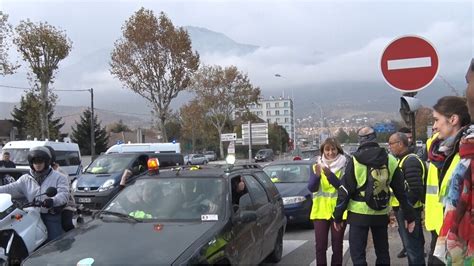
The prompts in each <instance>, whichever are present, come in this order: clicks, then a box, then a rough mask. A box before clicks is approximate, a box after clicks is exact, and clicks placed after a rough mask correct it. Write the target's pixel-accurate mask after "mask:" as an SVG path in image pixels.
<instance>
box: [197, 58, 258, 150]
mask: <svg viewBox="0 0 474 266" xmlns="http://www.w3.org/2000/svg"><path fill="white" fill-rule="evenodd" d="M194 88H195V91H196V94H197V97H198V101H199V102H201V104H202V105H203V106H204V110H205V113H206V116H207V118H208V120H209V121H210V122H211V124H212V125H213V126H214V127H215V128H216V129H217V131H218V133H219V136H220V135H221V134H222V130H223V128H224V126H225V123H226V121H228V120H230V119H231V118H232V114H233V113H234V111H235V110H241V109H245V110H248V105H249V104H251V103H257V101H258V99H259V97H260V88H258V87H254V86H253V85H252V84H251V83H250V81H249V79H248V77H247V75H246V74H243V73H241V72H240V71H239V70H238V69H237V67H235V66H230V67H226V68H222V67H221V66H205V67H203V68H201V69H200V71H199V72H198V73H197V74H196V77H195V83H194ZM219 148H220V154H221V158H222V157H223V155H224V148H223V145H222V142H220V144H219Z"/></svg>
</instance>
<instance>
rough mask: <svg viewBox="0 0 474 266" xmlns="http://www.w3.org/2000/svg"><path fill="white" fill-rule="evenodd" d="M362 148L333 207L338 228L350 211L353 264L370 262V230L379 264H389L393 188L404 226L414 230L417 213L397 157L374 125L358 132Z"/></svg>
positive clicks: (350, 162)
mask: <svg viewBox="0 0 474 266" xmlns="http://www.w3.org/2000/svg"><path fill="white" fill-rule="evenodd" d="M358 137H359V144H360V145H359V148H358V149H357V151H356V152H355V153H354V155H353V157H352V160H349V162H348V163H347V166H346V170H345V172H344V176H343V177H342V183H341V186H340V187H339V190H338V197H337V204H336V208H335V210H334V214H333V216H334V222H335V223H334V226H335V229H336V230H338V231H339V230H342V228H343V220H342V218H343V214H344V212H345V211H346V210H347V211H348V215H347V223H348V224H350V225H351V226H350V229H349V250H350V254H351V259H352V263H353V264H354V265H367V260H366V253H365V252H366V247H367V238H368V233H369V229H370V230H371V232H372V238H373V241H374V248H375V253H376V255H377V259H376V264H390V254H389V249H388V231H387V230H388V228H387V227H388V223H389V212H390V203H389V201H390V188H391V189H392V190H393V193H394V195H395V197H396V198H397V199H398V201H399V202H400V205H401V208H402V210H403V215H404V218H405V225H406V226H407V228H408V231H409V232H410V233H411V232H413V230H414V228H415V214H414V209H413V207H412V206H411V205H410V204H409V202H408V198H407V193H406V191H405V185H404V179H403V175H402V172H401V171H400V169H399V168H398V162H397V159H395V158H394V157H393V156H392V155H389V154H387V151H386V150H385V149H384V148H381V147H380V146H379V145H378V143H377V142H376V133H375V131H374V129H373V128H371V127H364V128H362V129H360V130H359V131H358Z"/></svg>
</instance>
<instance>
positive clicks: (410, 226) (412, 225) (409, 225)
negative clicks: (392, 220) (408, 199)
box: [405, 220, 415, 233]
mask: <svg viewBox="0 0 474 266" xmlns="http://www.w3.org/2000/svg"><path fill="white" fill-rule="evenodd" d="M405 228H406V229H408V232H409V233H413V231H414V230H415V221H413V222H411V223H408V222H407V220H405Z"/></svg>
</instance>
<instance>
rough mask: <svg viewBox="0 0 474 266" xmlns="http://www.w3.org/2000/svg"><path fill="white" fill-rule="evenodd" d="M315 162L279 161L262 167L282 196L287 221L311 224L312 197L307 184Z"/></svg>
mask: <svg viewBox="0 0 474 266" xmlns="http://www.w3.org/2000/svg"><path fill="white" fill-rule="evenodd" d="M315 163H316V162H315V161H312V160H302V161H281V162H275V163H271V164H269V165H267V166H265V167H264V168H263V171H265V173H266V174H267V175H268V176H269V177H270V178H271V179H272V181H273V182H274V183H275V185H276V187H277V189H278V191H279V192H280V194H281V196H282V198H283V204H284V208H285V215H286V217H287V219H288V223H293V224H296V223H302V224H305V225H308V226H310V225H311V224H312V223H311V221H310V219H309V216H310V213H311V208H312V205H313V197H312V193H311V192H310V191H309V190H308V188H307V185H308V181H309V176H310V171H311V167H312V165H313V164H315Z"/></svg>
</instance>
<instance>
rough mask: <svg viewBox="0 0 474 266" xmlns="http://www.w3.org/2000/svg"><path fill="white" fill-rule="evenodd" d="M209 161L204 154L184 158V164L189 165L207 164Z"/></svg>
mask: <svg viewBox="0 0 474 266" xmlns="http://www.w3.org/2000/svg"><path fill="white" fill-rule="evenodd" d="M208 162H209V160H208V159H207V158H206V156H204V154H189V155H186V156H184V163H185V164H187V165H191V164H192V165H196V164H207V163H208Z"/></svg>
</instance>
